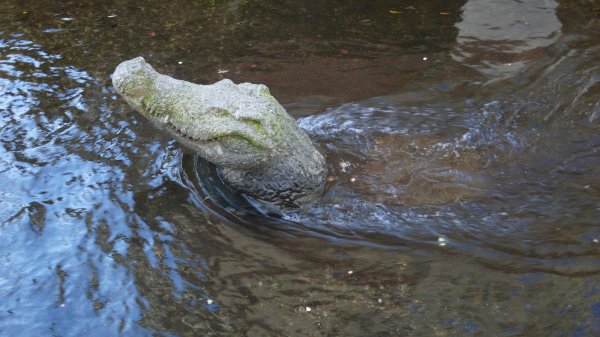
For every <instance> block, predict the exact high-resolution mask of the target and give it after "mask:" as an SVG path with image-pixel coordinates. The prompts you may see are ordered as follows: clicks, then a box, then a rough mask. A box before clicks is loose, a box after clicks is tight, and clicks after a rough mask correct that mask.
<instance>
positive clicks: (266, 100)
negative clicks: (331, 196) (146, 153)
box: [112, 57, 327, 206]
mask: <svg viewBox="0 0 600 337" xmlns="http://www.w3.org/2000/svg"><path fill="white" fill-rule="evenodd" d="M112 83H113V86H114V88H115V89H116V91H117V92H118V93H119V95H120V96H122V97H123V98H124V99H125V101H126V102H127V103H128V104H129V105H130V106H131V107H132V108H133V109H134V110H136V111H137V112H139V113H140V114H141V115H143V116H144V117H146V118H147V119H148V120H149V121H150V122H151V123H152V124H153V125H154V126H155V127H156V128H158V129H160V130H164V131H166V132H167V133H169V134H170V135H171V136H172V137H173V138H175V139H176V140H177V141H178V142H179V143H181V144H182V145H183V146H185V147H187V148H189V149H191V150H193V151H195V152H196V153H197V154H198V155H199V156H200V157H202V158H204V159H205V160H207V161H209V162H211V163H213V164H214V165H216V167H217V172H218V175H219V176H220V178H221V179H222V180H223V181H224V183H225V184H226V185H227V186H229V187H230V188H232V189H233V190H235V191H236V192H239V193H242V194H245V195H248V196H250V197H252V198H255V199H258V200H263V201H266V202H272V203H275V204H277V205H286V206H299V205H302V204H305V203H309V202H311V201H314V200H315V199H317V198H318V197H319V196H320V195H321V194H322V193H323V191H324V188H325V180H326V175H327V170H326V163H325V158H324V157H323V155H322V154H321V153H320V152H319V151H318V150H317V148H316V147H315V145H314V144H313V143H312V141H311V139H310V138H309V137H308V135H307V134H306V133H305V132H304V130H302V129H301V128H300V127H299V126H298V125H297V124H296V121H295V120H294V118H293V117H291V116H290V115H289V114H288V113H287V112H286V111H285V109H284V108H283V107H282V106H281V104H280V103H279V102H278V101H277V100H276V99H275V98H274V97H273V96H272V95H271V94H270V91H269V89H268V88H267V87H266V86H265V85H262V84H252V83H240V84H235V83H233V82H232V81H231V80H229V79H223V80H221V81H219V82H216V83H214V84H210V85H201V84H194V83H191V82H187V81H183V80H178V79H174V78H172V77H170V76H167V75H163V74H160V73H158V72H157V71H156V70H154V68H153V67H152V66H151V65H150V64H148V63H147V62H146V61H145V60H144V58H142V57H137V58H134V59H131V60H128V61H124V62H122V63H121V64H119V65H118V66H117V68H116V69H115V71H114V73H113V74H112Z"/></svg>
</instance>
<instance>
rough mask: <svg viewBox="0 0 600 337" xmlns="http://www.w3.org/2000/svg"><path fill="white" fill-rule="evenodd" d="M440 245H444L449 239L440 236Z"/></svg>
mask: <svg viewBox="0 0 600 337" xmlns="http://www.w3.org/2000/svg"><path fill="white" fill-rule="evenodd" d="M437 241H438V245H440V246H441V247H444V246H445V245H446V244H447V243H448V240H446V239H445V238H438V240H437Z"/></svg>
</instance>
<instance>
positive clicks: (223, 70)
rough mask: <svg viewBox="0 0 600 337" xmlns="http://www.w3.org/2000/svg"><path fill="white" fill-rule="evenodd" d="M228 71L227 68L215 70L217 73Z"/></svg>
mask: <svg viewBox="0 0 600 337" xmlns="http://www.w3.org/2000/svg"><path fill="white" fill-rule="evenodd" d="M228 72H229V70H228V69H219V70H217V73H218V74H225V73H228Z"/></svg>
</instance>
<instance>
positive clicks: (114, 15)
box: [106, 14, 117, 19]
mask: <svg viewBox="0 0 600 337" xmlns="http://www.w3.org/2000/svg"><path fill="white" fill-rule="evenodd" d="M106 17H107V18H109V19H112V18H116V17H117V14H110V15H107V16H106Z"/></svg>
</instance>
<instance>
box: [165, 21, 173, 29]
mask: <svg viewBox="0 0 600 337" xmlns="http://www.w3.org/2000/svg"><path fill="white" fill-rule="evenodd" d="M174 26H175V24H174V23H169V22H168V23H165V24H164V27H165V28H166V29H169V28H172V27H174Z"/></svg>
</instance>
